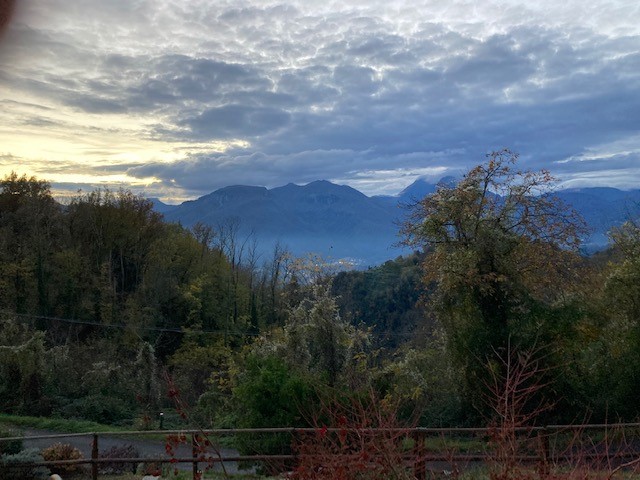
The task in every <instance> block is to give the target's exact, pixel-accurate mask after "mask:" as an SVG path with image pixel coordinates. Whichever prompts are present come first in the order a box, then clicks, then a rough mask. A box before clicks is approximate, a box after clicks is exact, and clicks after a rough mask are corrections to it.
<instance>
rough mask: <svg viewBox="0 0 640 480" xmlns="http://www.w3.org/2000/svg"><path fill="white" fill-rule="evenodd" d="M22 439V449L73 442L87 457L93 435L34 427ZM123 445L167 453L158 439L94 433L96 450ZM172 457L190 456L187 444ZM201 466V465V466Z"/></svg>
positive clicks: (224, 451) (143, 452)
mask: <svg viewBox="0 0 640 480" xmlns="http://www.w3.org/2000/svg"><path fill="white" fill-rule="evenodd" d="M23 433H24V436H25V439H24V447H25V448H37V449H43V448H46V447H48V446H50V445H53V444H54V443H56V442H60V443H68V444H71V445H73V446H74V447H75V448H77V449H79V450H80V451H81V452H82V454H83V455H84V457H85V458H91V446H92V441H93V437H92V436H91V435H90V434H86V435H79V436H78V435H74V436H65V434H61V433H59V432H52V431H48V430H35V429H30V428H26V429H24V430H23ZM45 435H46V436H49V435H51V436H55V438H41V439H32V438H28V437H36V436H45ZM127 445H132V446H133V447H135V448H136V449H137V450H138V452H139V453H140V457H143V458H154V457H156V458H158V457H162V458H166V457H167V453H166V451H165V442H163V441H161V440H147V439H141V438H135V437H132V436H127V435H123V436H118V435H105V434H102V433H101V434H99V436H98V449H99V451H100V452H102V451H105V450H109V449H110V448H112V447H123V446H127ZM174 452H175V455H174V456H175V457H176V458H187V457H190V456H191V446H190V445H179V446H178V447H176V448H175V449H174ZM220 454H221V455H222V457H232V456H236V455H238V451H237V450H234V449H231V448H221V449H220ZM177 466H178V468H179V469H181V470H190V469H191V468H192V464H190V463H179V464H177ZM203 466H204V465H203V464H201V468H202V467H203ZM225 467H226V469H227V472H228V473H249V472H250V471H251V470H239V469H238V464H237V462H225ZM214 470H216V471H220V470H222V467H221V466H220V465H219V464H216V465H215V468H214Z"/></svg>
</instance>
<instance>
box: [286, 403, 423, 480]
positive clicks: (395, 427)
mask: <svg viewBox="0 0 640 480" xmlns="http://www.w3.org/2000/svg"><path fill="white" fill-rule="evenodd" d="M311 423H312V424H313V426H314V427H315V431H314V432H313V433H305V434H302V433H298V435H297V436H296V441H295V442H294V450H295V452H296V454H297V459H298V464H297V466H296V468H295V469H294V471H293V473H292V475H291V477H290V478H292V479H294V480H321V479H326V480H335V479H339V480H356V479H357V480H391V479H393V480H409V479H414V478H415V473H416V472H415V471H413V470H414V468H419V467H418V462H417V458H418V457H417V451H412V450H411V449H410V448H409V446H410V444H411V443H412V442H411V441H410V437H409V427H407V426H404V425H402V422H400V421H399V420H398V417H397V404H394V403H389V402H387V401H385V400H381V399H380V398H378V396H377V395H376V393H375V392H374V391H370V392H369V394H368V396H365V395H353V396H352V397H351V398H348V397H344V396H338V397H336V398H334V399H330V400H329V401H327V402H325V403H324V405H323V407H322V409H321V411H320V412H319V414H318V415H317V416H316V417H315V418H313V419H312V421H311Z"/></svg>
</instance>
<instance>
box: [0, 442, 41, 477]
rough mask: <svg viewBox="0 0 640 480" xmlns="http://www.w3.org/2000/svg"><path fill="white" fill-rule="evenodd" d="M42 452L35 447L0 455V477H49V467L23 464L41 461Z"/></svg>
mask: <svg viewBox="0 0 640 480" xmlns="http://www.w3.org/2000/svg"><path fill="white" fill-rule="evenodd" d="M43 460H44V459H43V458H42V454H41V453H40V452H39V451H38V450H37V449H35V448H28V449H26V450H22V451H21V452H20V453H16V454H14V455H3V456H2V457H0V478H2V479H11V480H44V479H47V478H49V474H50V472H49V469H48V468H46V467H36V466H31V465H23V464H29V463H37V462H42V461H43Z"/></svg>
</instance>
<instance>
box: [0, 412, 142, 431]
mask: <svg viewBox="0 0 640 480" xmlns="http://www.w3.org/2000/svg"><path fill="white" fill-rule="evenodd" d="M0 425H6V426H10V427H23V428H25V427H26V428H35V429H38V430H51V431H54V432H60V433H91V432H126V431H130V430H131V428H126V427H115V426H113V425H104V424H102V423H97V422H91V421H88V420H67V419H64V418H49V417H28V416H18V415H9V414H6V413H0Z"/></svg>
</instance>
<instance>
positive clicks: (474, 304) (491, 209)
mask: <svg viewBox="0 0 640 480" xmlns="http://www.w3.org/2000/svg"><path fill="white" fill-rule="evenodd" d="M516 159H517V155H515V154H513V153H512V152H510V151H508V150H503V151H499V152H493V153H491V154H489V155H488V160H487V162H486V163H485V164H482V165H479V166H477V167H475V168H474V169H472V170H471V171H470V172H469V173H468V174H467V175H465V177H464V178H463V179H462V180H461V181H460V182H459V183H458V185H456V186H452V187H447V186H441V187H440V188H439V189H438V190H437V191H436V192H435V193H434V194H432V195H429V196H427V197H425V198H424V199H423V200H421V201H420V202H418V203H417V204H416V205H415V207H414V209H413V212H412V215H411V217H410V219H409V220H408V221H407V223H406V224H405V225H404V228H403V233H404V234H405V236H406V240H407V243H408V244H410V245H414V246H422V247H424V248H425V250H426V251H427V252H428V255H427V257H426V259H425V261H424V263H423V266H424V281H425V284H426V285H428V286H431V285H433V286H434V288H435V292H434V295H433V296H432V298H431V301H432V308H433V309H434V310H435V312H436V314H437V318H438V320H439V322H440V323H441V325H442V326H443V328H444V332H445V335H446V339H447V346H448V350H449V352H450V354H451V355H452V359H453V360H454V362H455V364H456V365H457V366H458V367H459V368H461V371H462V372H464V377H463V380H464V388H463V391H464V392H465V396H466V397H467V401H468V402H470V403H471V404H473V405H474V406H475V407H476V408H480V406H481V392H482V391H483V389H484V387H485V384H486V382H487V380H488V378H487V373H486V371H485V369H484V366H483V365H484V363H485V362H484V358H485V356H486V355H487V354H490V352H491V351H492V350H496V351H501V350H503V349H504V348H506V345H507V341H508V339H510V338H513V339H514V340H515V341H516V343H518V344H519V346H520V347H521V348H526V347H527V346H528V345H529V346H530V345H533V344H534V343H535V342H536V341H537V339H538V337H539V336H540V332H542V335H546V333H545V328H542V325H543V324H544V316H545V315H547V312H548V311H549V310H550V309H554V308H556V307H557V306H558V305H560V306H561V302H562V300H563V296H564V295H566V293H567V291H569V288H567V286H568V285H567V284H569V287H570V285H571V283H572V282H575V280H576V274H577V271H578V270H577V268H576V265H577V263H578V256H577V255H576V254H575V253H574V251H573V250H575V248H576V247H577V246H578V244H579V238H580V234H581V232H582V228H583V227H582V226H583V222H582V221H581V220H580V219H579V218H577V216H576V214H575V213H574V212H573V211H572V210H571V209H569V208H568V207H567V206H565V205H562V204H561V203H560V202H559V201H558V200H557V199H556V198H554V197H553V196H552V195H549V193H548V192H549V190H550V188H551V185H552V182H553V178H552V177H551V176H550V175H549V173H548V172H545V171H541V172H520V171H514V170H513V169H512V165H513V164H514V163H515V161H516ZM563 287H564V288H563ZM541 313H542V316H541Z"/></svg>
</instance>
